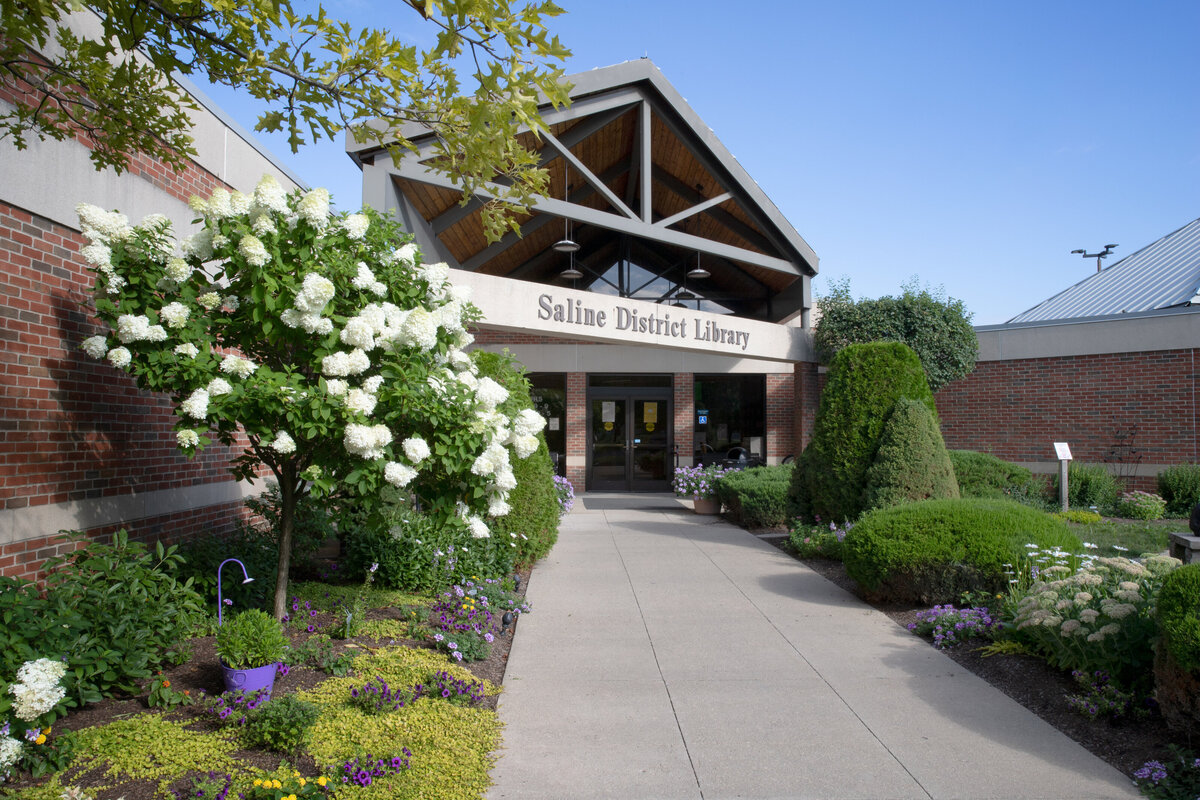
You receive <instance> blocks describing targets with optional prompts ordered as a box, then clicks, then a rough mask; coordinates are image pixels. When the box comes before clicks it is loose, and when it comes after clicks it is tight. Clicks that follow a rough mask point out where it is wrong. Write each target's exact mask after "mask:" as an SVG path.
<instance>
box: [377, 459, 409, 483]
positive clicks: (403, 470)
mask: <svg viewBox="0 0 1200 800" xmlns="http://www.w3.org/2000/svg"><path fill="white" fill-rule="evenodd" d="M383 477H384V478H385V479H386V480H387V482H388V483H390V484H392V485H393V486H407V485H408V484H409V483H411V482H412V479H413V478H415V477H417V471H416V470H415V469H413V468H412V467H410V466H408V465H407V464H400V463H398V462H396V461H389V462H388V463H387V465H386V466H385V467H384V468H383Z"/></svg>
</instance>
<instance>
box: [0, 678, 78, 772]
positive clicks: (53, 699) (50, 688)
mask: <svg viewBox="0 0 1200 800" xmlns="http://www.w3.org/2000/svg"><path fill="white" fill-rule="evenodd" d="M66 672H67V667H66V664H64V663H63V662H61V661H51V660H50V659H48V658H38V659H34V660H32V661H26V662H25V663H24V664H23V665H21V668H20V669H19V670H17V675H16V682H15V683H12V684H9V685H8V688H7V691H5V692H4V693H3V694H4V696H3V697H0V719H4V718H5V717H6V716H7V713H8V712H11V713H12V715H13V719H12V720H5V721H4V723H3V724H0V782H2V781H3V780H4V779H5V778H7V777H8V775H9V773H10V772H11V771H12V770H13V769H15V768H23V769H28V770H29V771H31V772H32V773H33V774H34V776H41V775H44V774H46V773H47V772H50V771H54V770H55V769H57V768H59V766H60V765H65V763H66V761H68V760H69V758H70V754H71V750H72V748H73V745H74V742H73V739H72V736H71V735H70V734H69V733H68V734H67V735H66V736H60V737H55V738H54V739H51V738H50V735H51V726H50V723H51V722H53V721H54V720H55V719H56V718H57V716H59V712H60V710H61V708H60V707H61V706H62V704H63V700H64V699H65V698H66V694H67V693H66V690H65V689H64V688H63V686H62V680H63V677H64V676H65V675H66ZM8 695H11V697H12V699H11V700H10V699H9V697H8Z"/></svg>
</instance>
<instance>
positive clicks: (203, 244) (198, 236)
mask: <svg viewBox="0 0 1200 800" xmlns="http://www.w3.org/2000/svg"><path fill="white" fill-rule="evenodd" d="M180 249H181V250H183V254H184V255H185V256H190V257H191V258H195V259H196V260H198V261H208V260H209V259H210V258H212V255H213V233H212V231H210V230H209V229H208V228H203V229H201V230H199V231H196V232H195V233H193V234H192V235H191V236H188V237H187V238H186V239H184V240H183V244H182V245H181V246H180Z"/></svg>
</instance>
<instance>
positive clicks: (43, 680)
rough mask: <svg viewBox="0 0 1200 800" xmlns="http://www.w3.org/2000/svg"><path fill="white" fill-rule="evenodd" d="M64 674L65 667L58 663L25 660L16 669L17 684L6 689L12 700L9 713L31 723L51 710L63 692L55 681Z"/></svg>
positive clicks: (64, 690)
mask: <svg viewBox="0 0 1200 800" xmlns="http://www.w3.org/2000/svg"><path fill="white" fill-rule="evenodd" d="M66 674H67V665H66V664H64V663H63V662H61V661H51V660H50V659H48V658H39V659H37V660H36V661H26V662H25V663H24V664H23V665H22V666H21V668H20V669H19V670H17V682H16V683H14V684H13V685H11V686H9V687H8V691H9V693H10V694H11V695H12V696H13V697H14V698H15V699H14V700H13V706H12V707H13V713H14V714H15V715H16V716H17V718H18V719H22V720H24V721H26V722H35V721H36V720H37V718H38V717H40V716H42V715H43V714H48V713H49V712H51V711H53V710H54V707H55V706H57V705H58V704H59V703H60V702H62V699H63V698H64V697H66V696H67V690H66V689H64V688H63V687H62V686H60V685H59V681H61V680H62V678H63V676H64V675H66Z"/></svg>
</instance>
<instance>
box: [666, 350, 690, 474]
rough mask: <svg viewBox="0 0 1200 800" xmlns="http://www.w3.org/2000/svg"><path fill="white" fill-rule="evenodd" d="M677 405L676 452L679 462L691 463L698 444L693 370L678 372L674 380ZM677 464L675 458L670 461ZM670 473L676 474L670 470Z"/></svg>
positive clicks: (675, 403) (675, 402) (675, 404)
mask: <svg viewBox="0 0 1200 800" xmlns="http://www.w3.org/2000/svg"><path fill="white" fill-rule="evenodd" d="M672 383H673V387H674V403H673V405H674V406H675V452H676V453H678V455H679V460H678V463H680V464H688V465H690V464H691V462H692V458H693V456H692V453H693V452H694V448H695V446H696V427H695V420H696V382H695V375H693V374H692V373H691V372H677V373H675V376H674V379H673V380H672ZM669 463H671V464H675V463H676V460H675V459H674V458H672V459H671V461H670V462H669ZM670 474H674V473H673V472H670Z"/></svg>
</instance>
